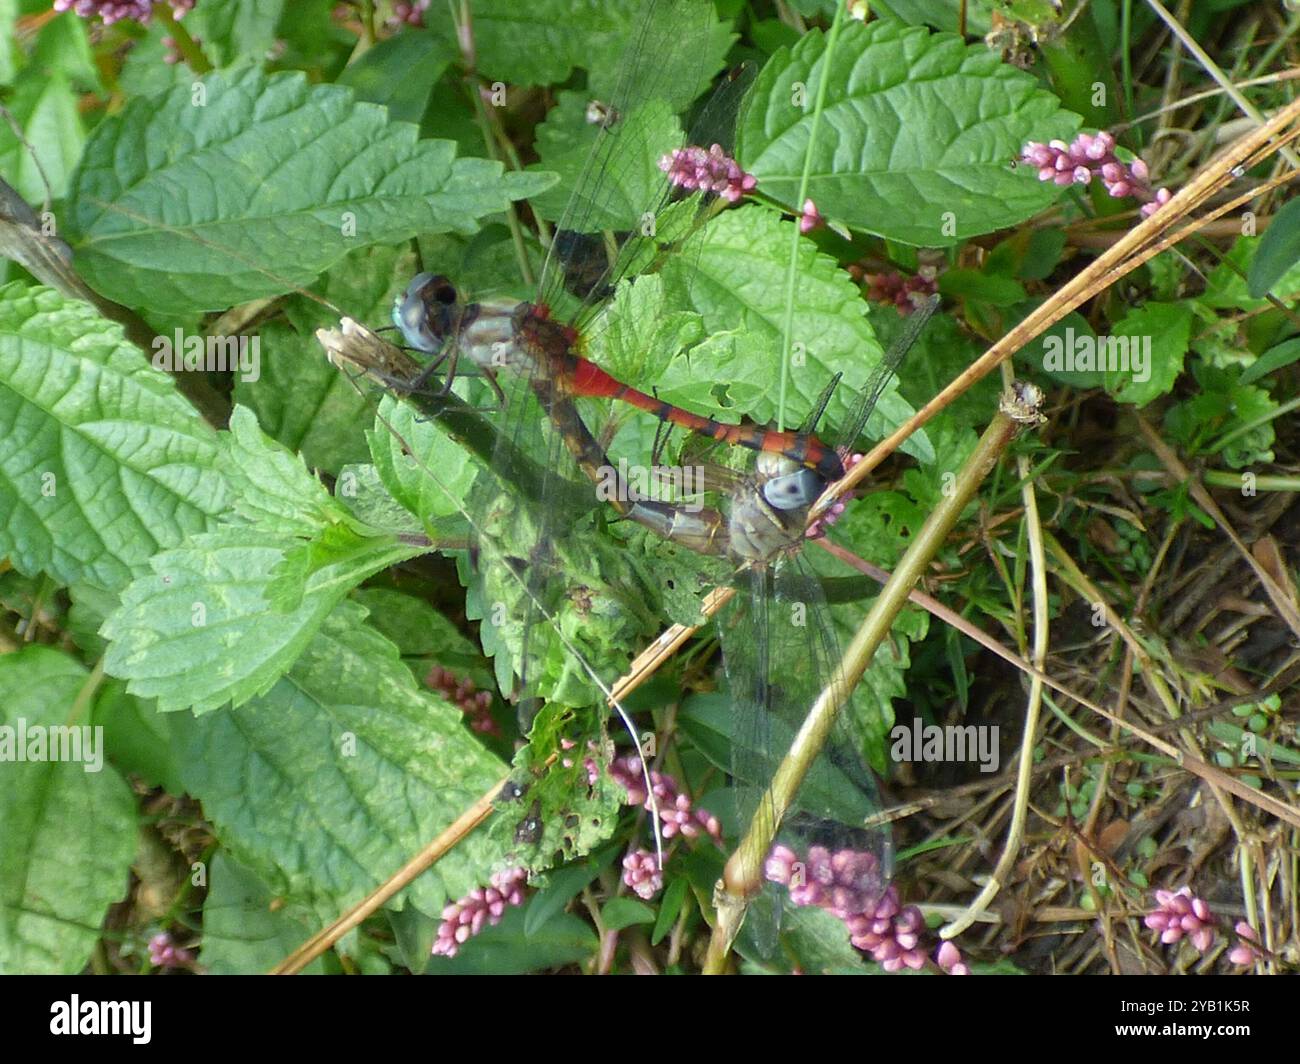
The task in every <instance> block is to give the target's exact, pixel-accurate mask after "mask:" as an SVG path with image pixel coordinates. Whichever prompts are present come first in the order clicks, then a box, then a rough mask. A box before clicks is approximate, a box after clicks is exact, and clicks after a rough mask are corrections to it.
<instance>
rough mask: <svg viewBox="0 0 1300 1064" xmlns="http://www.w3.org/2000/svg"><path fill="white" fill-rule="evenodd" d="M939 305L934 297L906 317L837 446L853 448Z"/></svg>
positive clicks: (849, 417)
mask: <svg viewBox="0 0 1300 1064" xmlns="http://www.w3.org/2000/svg"><path fill="white" fill-rule="evenodd" d="M939 302H940V300H939V297H938V296H937V295H934V296H931V297H930V298H929V299H928V300H926V301H925V302H924V303H922V304H921V305H920V306H919V307H917V308H916V309H915V310H914V311H912V313H911V314H909V315H908V317H907V320H906V322H905V324H904V326H903V330H902V332H900V333H899V334H898V336H897V337H895V338H894V342H893V343H891V344H890V345H889V350H887V351H886V352H885V355H884V357H883V358H882V359H881V360H880V365H879V366H877V367H876V369H875V372H873V373H872V374H871V376H870V377H869V378H868V380H867V383H866V385H864V386H863V389H862V394H861V395H860V396H859V397H858V400H857V402H856V403H855V404H854V406H853V408H852V410H851V411H850V413H849V416H848V418H847V420H846V421H845V422H844V430H843V432H841V433H839V434H838V439H837V442H838V443H839V444H840V446H842V447H844V448H845V449H847V450H852V449H853V446H854V444H856V443H857V440H858V437H859V436H861V435H862V430H863V429H865V428H866V427H867V420H868V419H869V418H870V417H871V411H872V410H874V409H875V408H876V403H877V401H878V400H879V399H880V393H881V392H883V391H884V390H885V385H887V384H888V383H889V378H890V377H892V376H893V375H894V374H895V373H896V372H897V371H898V367H899V366H900V365H901V364H902V362H903V359H904V358H906V357H907V352H908V351H910V350H911V349H912V345H913V344H914V343H916V340H917V338H918V337H919V336H920V335H921V330H922V329H924V328H925V325H926V322H928V321H929V320H930V316H931V315H932V314H933V313H934V312H935V311H936V310H937V309H938V308H939Z"/></svg>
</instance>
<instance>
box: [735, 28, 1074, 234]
mask: <svg viewBox="0 0 1300 1064" xmlns="http://www.w3.org/2000/svg"><path fill="white" fill-rule="evenodd" d="M825 50H826V38H825V37H824V36H823V34H822V33H820V32H819V31H817V30H813V31H811V32H810V33H808V34H807V35H806V36H804V37H803V38H802V39H801V40H800V41H799V43H798V44H796V45H795V46H794V48H792V49H789V50H786V49H782V50H781V51H779V52H777V53H776V54H775V55H774V56H772V58H771V59H770V60H769V61H768V63H767V65H766V66H765V67H764V68H763V70H762V72H761V73H760V74H759V77H758V81H757V82H756V83H755V86H754V89H753V93H752V100H751V103H750V106H749V108H748V110H747V112H746V114H745V117H744V120H743V124H742V126H741V127H740V131H739V135H738V137H737V157H738V159H739V161H740V162H741V164H742V165H743V166H744V168H745V169H746V170H747V171H748V172H750V173H752V174H753V175H754V176H755V177H757V178H758V192H759V193H761V194H762V195H765V196H770V197H772V198H774V199H776V200H777V201H779V202H780V203H782V204H783V205H784V206H785V207H786V208H787V209H791V208H792V207H793V206H794V205H795V201H796V199H797V197H798V191H799V185H800V180H801V177H802V174H803V172H804V160H805V155H806V153H807V151H808V143H809V137H810V136H811V129H812V125H813V111H814V101H815V100H816V98H817V94H818V92H819V91H820V84H821V82H822V80H823V79H825V80H826V82H827V84H826V95H825V108H824V111H823V113H822V116H821V121H820V123H819V126H818V133H817V141H816V144H815V146H814V147H813V149H812V151H813V156H812V162H811V170H810V180H809V184H808V189H807V194H808V196H810V197H811V198H812V200H813V201H814V202H815V203H816V204H817V208H818V210H819V211H820V212H821V213H822V215H823V216H824V217H826V218H829V219H832V220H835V221H839V222H843V223H844V224H845V225H848V226H850V227H851V228H855V229H861V230H864V231H866V232H869V233H875V234H877V235H879V236H883V237H886V238H888V239H892V240H898V241H900V242H902V243H905V244H916V245H920V246H923V247H944V246H948V245H952V244H956V243H959V242H960V241H962V240H965V239H967V238H969V237H972V236H977V235H979V234H981V233H988V232H992V231H993V230H996V229H1003V228H1006V227H1009V226H1013V225H1016V224H1018V223H1020V222H1023V221H1024V220H1025V219H1027V218H1030V217H1032V216H1033V215H1035V214H1037V213H1038V212H1039V211H1041V210H1043V209H1044V208H1045V207H1047V206H1048V205H1049V204H1050V203H1052V202H1053V201H1054V200H1055V199H1056V198H1057V197H1058V196H1059V195H1060V190H1059V189H1058V188H1057V187H1056V186H1054V185H1051V184H1050V183H1049V184H1044V183H1042V182H1040V181H1039V180H1038V179H1037V176H1036V175H1035V174H1033V173H1032V172H1031V171H1030V170H1029V169H1026V168H1024V167H1020V168H1017V169H1015V170H1013V169H1012V168H1011V165H1010V163H1011V160H1013V159H1015V158H1016V157H1017V156H1018V155H1019V154H1020V150H1021V148H1022V147H1023V146H1024V144H1025V142H1026V141H1029V140H1042V141H1045V140H1048V139H1051V138H1057V137H1059V138H1065V139H1068V138H1069V137H1070V135H1071V134H1072V133H1073V132H1074V130H1075V129H1076V128H1077V127H1078V124H1079V119H1078V117H1077V116H1075V115H1072V114H1070V113H1068V112H1065V111H1062V110H1061V109H1060V105H1059V103H1058V102H1057V100H1056V98H1055V97H1054V96H1052V95H1051V94H1050V93H1048V92H1045V91H1043V90H1042V89H1041V88H1039V87H1038V83H1037V81H1036V80H1035V79H1034V78H1033V77H1032V76H1031V75H1029V74H1026V73H1025V72H1024V71H1021V70H1017V69H1015V68H1014V67H1011V66H1009V65H1008V64H1005V63H1002V62H1001V61H1000V60H999V57H998V56H997V54H996V53H994V52H992V51H990V50H989V49H988V48H986V47H985V46H984V45H983V44H978V45H970V46H967V45H966V44H965V43H963V42H962V40H961V39H960V38H958V37H956V36H952V35H950V34H933V35H932V34H930V33H928V32H927V31H926V30H924V29H921V28H908V27H904V26H901V25H899V24H898V23H896V22H890V21H884V20H882V21H877V22H873V23H871V24H870V25H865V26H864V25H862V24H860V23H852V24H850V25H846V26H845V27H844V28H843V30H842V32H841V34H840V37H839V42H838V44H837V46H836V50H835V53H834V55H833V56H832V58H831V62H830V65H829V68H828V66H827V63H826V61H825ZM801 87H802V88H801Z"/></svg>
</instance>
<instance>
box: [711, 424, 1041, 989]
mask: <svg viewBox="0 0 1300 1064" xmlns="http://www.w3.org/2000/svg"><path fill="white" fill-rule="evenodd" d="M1021 424H1022V421H1021V420H1018V419H1017V418H1016V417H1014V416H1013V414H1012V413H1010V412H1009V411H1007V410H1006V409H1003V410H999V412H998V414H997V416H996V417H995V418H994V419H993V421H992V422H990V424H989V427H988V428H987V429H986V430H985V432H984V435H983V436H982V437H980V441H979V443H978V445H977V446H976V448H975V450H974V452H972V454H971V456H970V457H969V458H968V459H967V461H966V464H965V465H964V466H963V467H962V469H961V472H960V473H958V475H957V481H956V483H955V484H954V486H953V490H952V492H951V493H950V494H949V495H947V496H946V497H945V498H944V499H943V501H942V502H941V503H940V504H939V505H938V506H937V507H936V508H935V510H934V512H933V513H931V514H930V516H929V518H928V519H927V520H926V522H925V524H924V525H923V526H922V528H921V530H920V532H918V533H917V535H916V539H915V540H914V541H913V543H912V545H911V546H910V547H909V548H908V550H907V553H906V554H904V555H903V558H902V560H901V561H900V562H899V563H898V567H897V568H896V569H895V570H894V574H893V576H891V577H890V578H889V581H888V582H887V583H886V584H885V586H884V588H883V589H882V590H881V592H880V595H879V597H878V598H877V599H876V601H875V603H874V604H873V605H872V607H871V610H870V612H869V613H868V614H867V616H866V617H865V618H864V619H863V621H862V624H861V626H859V628H858V630H857V633H856V634H855V635H854V637H853V640H852V642H850V643H849V646H848V648H847V649H846V650H845V652H844V657H843V660H842V661H841V663H840V667H839V668H838V669H837V670H836V673H835V676H834V677H833V678H832V679H831V682H830V683H829V684H828V685H827V686H826V687H825V689H824V690H823V691H822V692H821V694H820V695H818V696H817V701H816V702H815V703H814V704H813V707H812V710H811V711H810V712H809V714H808V716H807V718H806V719H805V720H804V723H803V727H801V728H800V729H799V734H798V735H796V736H795V738H794V742H793V743H792V744H791V746H790V750H789V752H788V753H787V754H786V756H785V759H784V760H783V761H782V762H781V765H780V766H779V767H778V768H777V770H776V775H775V776H774V777H773V780H772V784H771V787H770V788H769V789H768V793H767V795H766V796H765V798H764V799H763V801H761V802H760V803H759V809H760V811H761V812H762V814H763V815H758V816H755V818H754V821H753V823H751V824H750V827H749V832H748V834H746V836H745V838H744V839H743V840H742V841H741V843H740V845H739V846H738V847H737V849H736V852H735V853H733V854H732V855H731V858H730V860H728V861H727V866H726V869H725V870H724V872H723V878H722V882H721V883H719V885H718V889H717V890H716V891H715V893H714V902H715V904H716V906H717V914H718V919H717V923H716V924H715V925H714V929H713V937H712V939H711V941H710V942H709V951H708V956H707V957H706V959H705V965H704V972H705V974H713V975H716V974H719V973H721V972H722V971H723V969H724V966H725V964H726V959H727V954H728V953H729V952H730V950H731V944H732V943H733V942H734V941H735V938H736V935H737V934H738V933H739V931H740V925H741V923H742V922H743V921H744V916H745V911H746V909H747V908H748V906H749V898H750V897H752V896H753V895H754V894H756V893H757V892H758V890H759V889H760V888H761V887H762V882H763V861H764V860H765V858H766V857H767V854H768V852H769V851H770V850H771V848H772V843H773V841H774V839H775V838H776V832H777V829H778V828H779V827H780V824H781V819H782V817H783V816H784V815H785V812H786V810H787V809H789V808H790V805H791V803H792V802H793V801H794V798H795V795H796V794H797V793H798V790H799V787H800V785H801V784H802V783H803V780H804V777H805V776H806V775H807V773H808V770H809V769H810V768H811V767H812V764H813V762H814V761H815V760H816V758H817V756H818V754H820V753H821V750H822V748H823V747H824V746H825V744H826V739H827V738H828V736H829V735H830V733H831V728H832V727H833V726H834V724H835V720H836V717H837V716H838V715H839V712H840V710H841V709H842V708H843V707H844V705H845V704H846V703H847V702H848V700H849V696H850V695H851V694H852V693H853V689H854V688H855V687H856V686H857V684H858V681H859V680H861V679H862V675H863V673H865V672H866V670H867V667H868V666H869V665H870V663H871V660H872V659H873V658H874V657H875V653H876V650H877V648H878V647H879V646H880V644H881V643H882V642H884V640H885V637H886V636H887V635H888V634H889V629H890V628H891V627H892V626H893V623H894V618H895V617H897V616H898V613H899V611H900V610H901V609H902V608H903V604H904V603H906V602H907V599H908V595H909V594H911V592H912V589H913V588H914V587H915V586H916V584H917V583H918V581H919V580H920V579H921V576H922V574H923V573H924V572H925V570H926V568H927V567H928V566H929V565H930V562H931V561H932V560H933V559H934V556H935V555H936V554H937V553H938V552H939V548H940V547H942V546H943V543H944V541H945V540H946V539H947V538H948V533H949V532H951V531H952V528H953V526H954V525H956V523H957V521H958V519H959V518H960V517H961V515H962V511H964V510H965V509H966V506H967V504H968V503H969V502H970V501H971V499H972V498H974V496H975V492H976V490H977V489H978V488H979V485H980V484H981V483H982V482H983V480H984V478H985V477H987V476H988V474H989V473H990V472H991V471H992V469H993V468H994V466H995V465H996V464H997V462H998V459H999V458H1000V457H1001V456H1002V453H1003V452H1004V451H1005V450H1006V448H1007V446H1008V445H1009V444H1010V443H1011V441H1012V440H1013V439H1015V437H1016V433H1017V432H1018V431H1019V429H1020V428H1021Z"/></svg>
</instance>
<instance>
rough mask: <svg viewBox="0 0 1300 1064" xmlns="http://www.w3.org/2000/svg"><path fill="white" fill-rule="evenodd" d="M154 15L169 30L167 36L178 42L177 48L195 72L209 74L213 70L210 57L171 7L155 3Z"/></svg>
mask: <svg viewBox="0 0 1300 1064" xmlns="http://www.w3.org/2000/svg"><path fill="white" fill-rule="evenodd" d="M153 17H154V18H156V19H157V20H158V22H159V24H160V25H161V26H162V28H163V29H165V30H166V31H167V36H169V37H170V38H171V39H172V40H173V41H175V42H176V50H177V51H178V52H180V54H181V56H182V57H183V58H184V59H185V62H186V63H188V64H189V68H190V69H191V70H192V71H194V73H196V74H207V73H209V72H210V71H211V70H212V64H211V63H209V62H208V57H207V56H206V55H204V54H203V51H202V50H201V49H200V48H199V46H198V45H197V44H195V43H194V38H193V37H191V36H190V35H189V33H187V32H186V30H185V27H184V26H182V25H181V24H180V22H179V21H178V20H177V19H176V18H174V17H173V16H172V12H171V8H169V7H168V6H167V5H166V4H155V5H154V9H153Z"/></svg>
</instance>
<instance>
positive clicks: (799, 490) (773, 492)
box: [763, 469, 826, 511]
mask: <svg viewBox="0 0 1300 1064" xmlns="http://www.w3.org/2000/svg"><path fill="white" fill-rule="evenodd" d="M825 490H826V480H825V479H824V478H823V477H822V476H821V475H820V474H818V473H817V472H816V471H815V470H812V469H799V470H796V471H795V472H793V473H786V474H785V475H784V476H779V477H773V478H772V479H771V480H769V481H768V482H767V483H765V484H764V485H763V498H764V499H766V500H767V502H768V505H770V506H771V507H773V508H774V509H777V510H785V511H789V510H798V509H801V508H802V507H805V506H811V505H812V504H813V503H814V502H816V501H817V499H818V498H819V497H820V496H821V493H822V492H823V491H825Z"/></svg>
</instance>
